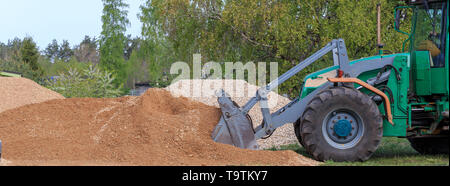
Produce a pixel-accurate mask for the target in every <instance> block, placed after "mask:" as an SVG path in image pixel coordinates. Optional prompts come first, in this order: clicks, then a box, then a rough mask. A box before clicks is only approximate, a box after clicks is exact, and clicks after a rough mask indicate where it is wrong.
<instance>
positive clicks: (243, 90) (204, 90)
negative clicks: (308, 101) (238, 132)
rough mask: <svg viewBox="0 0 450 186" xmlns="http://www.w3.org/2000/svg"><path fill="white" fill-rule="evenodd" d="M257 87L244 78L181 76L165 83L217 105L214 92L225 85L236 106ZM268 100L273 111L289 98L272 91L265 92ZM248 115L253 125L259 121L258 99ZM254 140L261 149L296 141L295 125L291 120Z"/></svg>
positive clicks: (182, 93)
mask: <svg viewBox="0 0 450 186" xmlns="http://www.w3.org/2000/svg"><path fill="white" fill-rule="evenodd" d="M194 87H195V88H194ZM258 88H259V87H258V86H255V85H252V84H249V83H247V82H246V81H244V80H180V81H177V82H175V83H173V84H172V85H170V86H169V87H167V88H166V90H169V91H170V92H171V93H172V95H173V96H175V97H179V96H182V97H188V98H189V99H192V100H195V101H199V102H202V103H205V104H207V105H210V106H214V107H217V108H219V104H218V103H217V96H216V95H215V91H216V90H219V89H224V90H225V91H226V92H227V93H228V94H230V97H231V98H232V100H233V101H235V102H236V103H237V104H238V105H239V106H243V105H245V104H246V103H247V102H248V101H249V100H250V99H251V98H252V97H253V96H255V94H256V91H257V90H258ZM268 100H269V108H270V112H271V113H273V112H276V111H277V110H279V109H280V108H282V107H283V106H285V105H287V104H288V103H289V102H290V100H289V99H288V98H286V97H283V96H281V95H279V94H277V93H275V92H270V93H269V94H268ZM249 115H250V117H251V118H252V121H253V125H254V127H255V128H256V126H258V125H260V124H261V122H262V120H263V116H262V114H261V107H260V106H259V103H258V104H256V105H255V106H254V107H253V108H252V109H251V110H250V112H249ZM257 142H258V145H259V147H260V149H267V148H271V147H274V146H275V147H278V146H280V145H288V144H294V143H297V144H298V140H297V137H296V136H295V133H294V127H293V125H292V124H291V123H287V124H285V125H284V126H282V127H280V128H277V129H276V131H275V132H274V133H273V134H272V136H271V137H270V138H267V139H259V140H257Z"/></svg>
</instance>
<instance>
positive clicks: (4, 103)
mask: <svg viewBox="0 0 450 186" xmlns="http://www.w3.org/2000/svg"><path fill="white" fill-rule="evenodd" d="M63 98H64V96H62V95H60V94H58V93H56V92H53V91H51V90H49V89H46V88H44V87H42V86H40V85H39V84H37V83H35V82H34V81H32V80H29V79H26V78H17V77H0V112H3V111H5V110H8V109H13V108H17V107H20V106H23V105H27V104H33V103H40V102H44V101H47V100H52V99H63Z"/></svg>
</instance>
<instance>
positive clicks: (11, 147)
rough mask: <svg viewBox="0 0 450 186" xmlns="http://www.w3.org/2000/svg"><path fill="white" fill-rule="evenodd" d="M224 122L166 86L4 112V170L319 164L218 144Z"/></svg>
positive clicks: (0, 127)
mask: <svg viewBox="0 0 450 186" xmlns="http://www.w3.org/2000/svg"><path fill="white" fill-rule="evenodd" d="M219 118H220V112H219V109H217V108H215V107H211V106H207V105H205V104H202V103H199V102H194V101H191V100H188V99H187V98H183V97H180V98H175V97H172V96H171V94H170V93H169V92H168V91H165V90H162V89H149V90H148V91H147V92H146V93H145V94H144V95H143V96H140V97H122V98H109V99H94V98H71V99H57V100H51V101H47V102H43V103H39V104H32V105H26V106H23V107H20V108H17V109H12V110H8V111H5V112H2V113H0V139H1V140H2V141H3V158H4V159H6V160H3V162H4V163H3V165H317V164H318V163H317V162H316V161H314V160H311V159H308V158H305V157H303V156H301V155H299V154H297V153H295V152H293V151H254V150H246V149H239V148H236V147H233V146H231V145H225V144H220V143H215V142H214V141H213V140H212V139H211V137H210V135H211V132H212V130H213V128H214V126H215V125H216V124H217V122H218V120H219ZM0 164H1V163H0Z"/></svg>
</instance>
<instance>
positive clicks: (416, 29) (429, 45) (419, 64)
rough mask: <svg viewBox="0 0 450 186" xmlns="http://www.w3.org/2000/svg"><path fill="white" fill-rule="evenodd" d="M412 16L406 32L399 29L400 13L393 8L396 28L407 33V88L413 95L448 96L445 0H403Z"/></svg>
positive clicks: (446, 11)
mask: <svg viewBox="0 0 450 186" xmlns="http://www.w3.org/2000/svg"><path fill="white" fill-rule="evenodd" d="M407 3H408V5H409V6H406V7H403V8H411V10H412V12H413V15H412V20H411V31H410V33H409V34H408V33H406V32H402V31H400V30H399V24H400V19H401V16H399V14H400V13H399V12H400V11H398V9H397V8H396V20H395V23H396V30H397V31H399V32H401V33H405V34H408V35H409V38H408V40H409V53H410V55H411V73H410V91H411V92H412V93H414V94H415V95H417V96H431V95H448V93H449V86H448V83H449V80H448V78H449V76H448V37H449V36H448V1H435V0H417V1H409V2H407Z"/></svg>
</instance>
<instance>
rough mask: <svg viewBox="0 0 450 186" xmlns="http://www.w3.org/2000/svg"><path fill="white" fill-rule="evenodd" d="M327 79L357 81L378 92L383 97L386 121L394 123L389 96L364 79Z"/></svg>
mask: <svg viewBox="0 0 450 186" xmlns="http://www.w3.org/2000/svg"><path fill="white" fill-rule="evenodd" d="M327 79H328V81H330V82H333V83H338V82H341V83H357V84H359V85H361V86H363V87H365V88H367V89H369V90H370V91H372V92H374V93H375V94H378V95H379V96H381V97H383V99H384V104H385V107H386V113H387V117H388V121H389V123H391V124H392V125H394V122H393V121H392V113H391V103H390V102H389V98H388V97H387V96H386V94H385V93H384V92H382V91H380V90H378V89H377V88H375V87H373V86H372V85H369V84H367V83H366V82H364V81H361V80H360V79H358V78H327Z"/></svg>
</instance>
